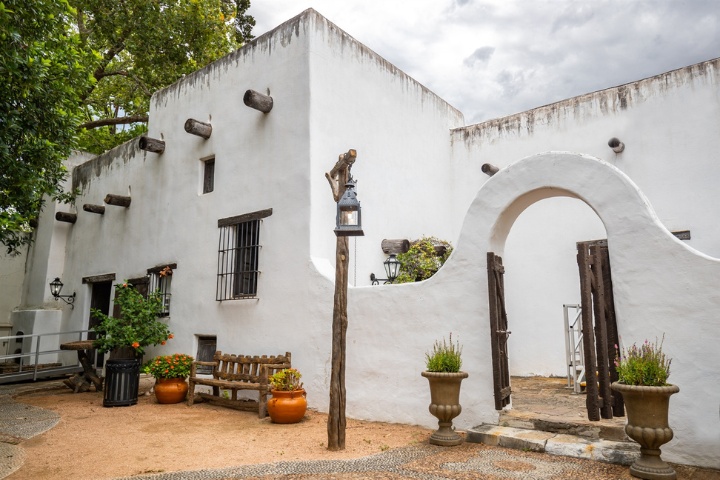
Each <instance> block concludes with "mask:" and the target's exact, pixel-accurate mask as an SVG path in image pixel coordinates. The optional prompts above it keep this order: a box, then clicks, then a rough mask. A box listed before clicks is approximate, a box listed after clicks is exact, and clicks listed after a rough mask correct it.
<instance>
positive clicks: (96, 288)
mask: <svg viewBox="0 0 720 480" xmlns="http://www.w3.org/2000/svg"><path fill="white" fill-rule="evenodd" d="M91 285H92V293H91V296H90V308H91V309H97V310H100V311H101V312H102V313H104V314H105V315H108V314H109V312H110V292H111V290H112V282H110V281H107V282H94V283H92V284H91ZM99 323H100V320H98V319H96V318H94V317H93V316H92V313H91V314H90V320H89V321H88V326H89V327H90V328H92V327H94V326H96V325H98V324H99ZM95 338H96V335H95V332H88V340H94V339H95ZM87 356H88V358H89V359H90V363H92V364H94V365H95V366H97V367H98V368H102V366H103V364H104V360H105V355H103V354H98V353H97V350H89V351H88V352H87ZM96 357H97V358H96Z"/></svg>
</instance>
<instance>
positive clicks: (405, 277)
mask: <svg viewBox="0 0 720 480" xmlns="http://www.w3.org/2000/svg"><path fill="white" fill-rule="evenodd" d="M452 250H453V247H452V245H450V242H447V241H445V240H440V239H439V238H436V237H422V238H420V239H418V240H415V241H414V242H412V243H411V244H410V249H409V250H408V251H407V252H405V253H400V254H398V255H397V259H398V261H399V262H400V275H398V278H397V279H396V280H395V282H394V283H409V282H420V281H422V280H426V279H428V278H430V277H432V276H433V275H435V272H437V271H438V269H439V268H440V267H442V266H443V264H444V263H445V261H446V260H447V259H448V257H449V256H450V254H451V253H452Z"/></svg>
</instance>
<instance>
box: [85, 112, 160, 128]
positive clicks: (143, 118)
mask: <svg viewBox="0 0 720 480" xmlns="http://www.w3.org/2000/svg"><path fill="white" fill-rule="evenodd" d="M147 122H148V116H147V115H130V116H127V117H115V118H101V119H100V120H93V121H92V122H86V123H83V124H82V125H80V127H79V128H86V129H88V130H91V129H93V128H98V127H106V126H108V125H127V124H129V123H147Z"/></svg>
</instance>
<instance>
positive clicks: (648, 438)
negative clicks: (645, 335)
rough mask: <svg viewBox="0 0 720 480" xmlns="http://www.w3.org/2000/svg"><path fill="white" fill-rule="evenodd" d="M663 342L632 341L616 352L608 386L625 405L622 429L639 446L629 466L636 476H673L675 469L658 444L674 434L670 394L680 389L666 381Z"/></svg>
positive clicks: (668, 439) (667, 363) (652, 477)
mask: <svg viewBox="0 0 720 480" xmlns="http://www.w3.org/2000/svg"><path fill="white" fill-rule="evenodd" d="M664 339H665V337H664V336H663V340H664ZM662 343H663V342H662V341H661V342H660V344H658V342H657V340H655V343H654V344H653V343H650V342H648V341H647V340H646V341H645V343H643V344H642V345H641V346H639V347H638V346H637V345H636V344H633V346H632V347H630V348H629V349H627V350H625V349H623V351H622V353H620V352H618V358H617V359H616V360H615V367H616V369H617V373H618V381H617V382H613V384H612V385H611V388H612V389H613V390H614V391H616V392H618V393H620V394H621V395H622V397H623V400H624V402H625V406H626V408H627V425H625V433H626V434H627V436H628V437H630V438H632V439H633V440H635V441H636V442H638V443H639V444H640V447H641V448H640V458H639V459H638V460H637V461H636V462H635V463H633V464H632V465H631V466H630V474H631V475H633V476H635V477H638V478H648V479H674V478H676V474H675V471H674V470H673V469H672V468H671V467H670V466H669V465H668V464H667V463H665V462H664V461H663V460H662V458H660V453H661V452H660V446H662V445H664V444H665V443H667V442H669V441H670V440H672V438H673V431H672V429H671V428H670V426H669V425H668V409H669V406H670V396H671V395H673V394H675V393H677V392H679V391H680V388H678V387H677V385H671V384H669V383H667V379H668V376H669V375H670V363H671V360H670V359H669V358H666V357H665V354H664V353H663V351H662ZM615 348H616V349H617V345H616V346H615Z"/></svg>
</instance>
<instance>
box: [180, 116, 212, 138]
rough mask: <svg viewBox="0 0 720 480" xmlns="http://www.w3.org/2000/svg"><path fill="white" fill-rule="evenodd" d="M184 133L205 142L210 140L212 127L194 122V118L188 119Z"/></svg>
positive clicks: (197, 121)
mask: <svg viewBox="0 0 720 480" xmlns="http://www.w3.org/2000/svg"><path fill="white" fill-rule="evenodd" d="M185 131H186V132H187V133H192V134H193V135H197V136H198V137H202V138H204V139H205V140H207V139H208V138H210V135H212V125H210V124H209V123H205V122H201V121H199V120H195V119H194V118H188V119H187V120H186V121H185Z"/></svg>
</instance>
